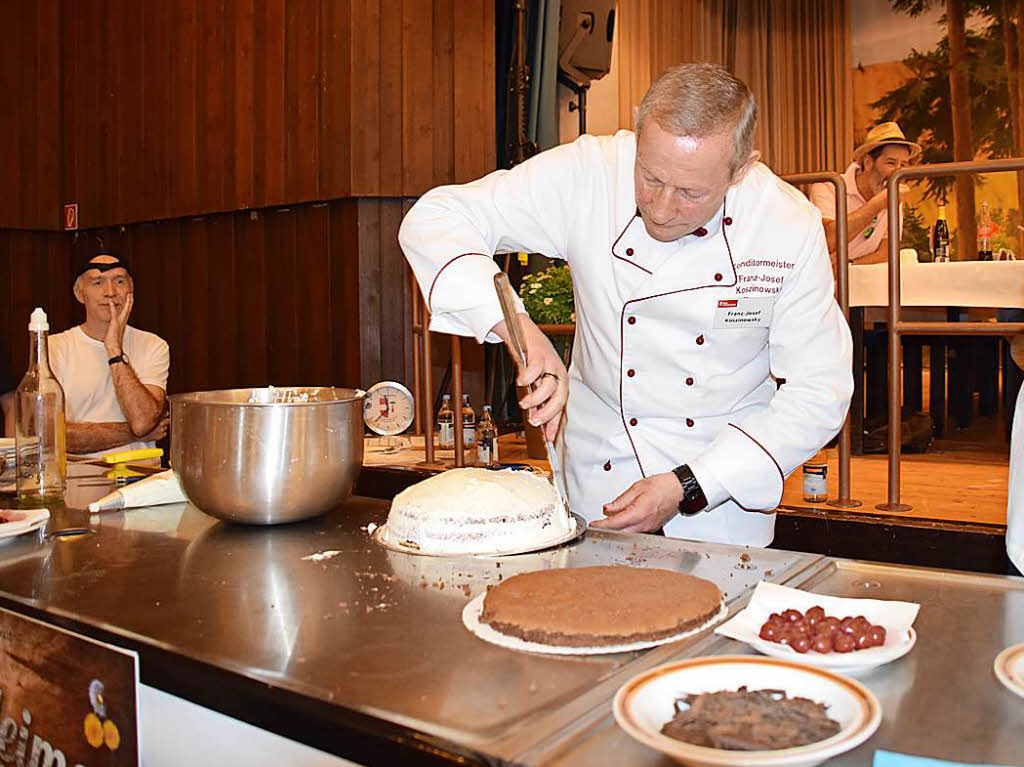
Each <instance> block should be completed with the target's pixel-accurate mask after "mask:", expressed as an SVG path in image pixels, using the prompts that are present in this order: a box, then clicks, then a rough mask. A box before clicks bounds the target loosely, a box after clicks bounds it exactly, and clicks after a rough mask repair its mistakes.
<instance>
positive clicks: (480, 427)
mask: <svg viewBox="0 0 1024 767" xmlns="http://www.w3.org/2000/svg"><path fill="white" fill-rule="evenodd" d="M476 431H477V434H476V462H477V465H478V466H493V465H494V464H496V463H497V462H498V428H497V427H496V426H495V425H494V417H493V416H492V415H491V406H490V405H484V412H483V414H482V415H481V416H480V422H479V423H478V424H477V429H476Z"/></svg>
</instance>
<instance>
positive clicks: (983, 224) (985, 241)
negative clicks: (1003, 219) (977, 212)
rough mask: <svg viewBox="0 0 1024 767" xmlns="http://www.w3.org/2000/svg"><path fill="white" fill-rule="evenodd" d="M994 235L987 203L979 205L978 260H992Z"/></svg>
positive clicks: (994, 228)
mask: <svg viewBox="0 0 1024 767" xmlns="http://www.w3.org/2000/svg"><path fill="white" fill-rule="evenodd" d="M995 233H996V225H995V222H994V221H993V220H992V216H991V215H990V214H989V212H988V203H987V202H983V203H982V204H981V219H980V220H979V221H978V260H979V261H991V260H992V237H993V235H995Z"/></svg>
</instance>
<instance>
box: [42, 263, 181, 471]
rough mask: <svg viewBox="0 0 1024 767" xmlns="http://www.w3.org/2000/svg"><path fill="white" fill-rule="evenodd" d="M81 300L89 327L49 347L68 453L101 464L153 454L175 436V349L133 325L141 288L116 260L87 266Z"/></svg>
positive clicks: (78, 283) (79, 287)
mask: <svg viewBox="0 0 1024 767" xmlns="http://www.w3.org/2000/svg"><path fill="white" fill-rule="evenodd" d="M74 293H75V298H76V299H78V302H79V303H80V304H82V306H83V307H84V308H85V322H83V323H82V324H81V325H77V326H75V327H73V328H71V329H70V330H66V331H64V332H63V333H59V334H57V335H54V336H51V337H50V344H49V348H50V367H51V368H52V370H53V373H54V375H55V376H56V377H57V380H59V381H60V384H61V386H62V387H63V388H64V396H65V410H66V412H65V417H66V419H67V449H68V452H69V453H73V454H78V455H87V456H90V457H96V456H100V455H103V454H106V453H111V452H120V451H122V450H136V449H142V448H147V447H153V445H154V443H155V442H156V440H158V439H161V438H162V437H163V436H164V435H165V434H166V433H167V423H168V419H167V416H166V414H165V405H166V402H167V373H168V370H169V369H170V352H169V350H168V347H167V342H166V341H164V340H163V339H162V338H160V337H159V336H156V335H154V334H153V333H147V332H146V331H144V330H139V329H137V328H133V327H131V326H130V325H129V324H128V318H129V317H130V316H131V312H132V306H133V302H134V282H133V280H132V276H131V274H130V273H129V271H128V268H127V267H126V266H125V264H123V263H122V262H121V261H120V260H118V259H117V258H116V257H115V256H112V255H109V254H101V255H98V256H95V257H93V258H92V259H90V260H89V261H88V262H87V263H85V264H84V265H83V267H82V269H81V271H80V272H79V275H78V278H77V279H76V280H75V286H74Z"/></svg>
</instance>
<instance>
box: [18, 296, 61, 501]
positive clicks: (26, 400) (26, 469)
mask: <svg viewBox="0 0 1024 767" xmlns="http://www.w3.org/2000/svg"><path fill="white" fill-rule="evenodd" d="M28 330H29V367H28V372H27V373H25V377H24V378H22V379H21V383H20V384H18V388H17V391H16V392H15V394H14V446H15V447H14V449H15V455H16V461H17V483H18V496H19V497H20V498H21V499H23V500H26V501H29V502H33V503H38V502H47V501H59V500H61V499H62V498H63V497H64V486H65V480H66V478H67V443H66V441H65V440H66V436H65V426H64V390H63V389H62V388H61V385H60V382H59V381H58V380H57V379H56V378H54V376H53V373H52V372H51V371H50V354H49V348H48V342H47V338H48V336H49V331H50V323H49V322H48V321H47V319H46V312H44V311H43V310H42V309H39V308H37V309H36V310H35V311H33V312H32V318H31V320H30V321H29V324H28Z"/></svg>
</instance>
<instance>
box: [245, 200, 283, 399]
mask: <svg viewBox="0 0 1024 767" xmlns="http://www.w3.org/2000/svg"><path fill="white" fill-rule="evenodd" d="M266 221H267V215H265V214H264V213H263V212H259V213H257V212H255V211H253V212H252V213H240V214H237V217H236V219H235V251H236V254H237V255H236V263H237V277H238V291H237V293H236V294H235V295H236V297H237V300H238V303H237V308H236V311H237V313H238V350H239V353H240V355H241V357H240V360H239V375H238V386H240V387H241V386H266V385H267V384H268V383H269V379H268V377H267V369H268V366H267V323H268V315H267V306H268V303H267V290H268V288H267V284H268V277H270V278H271V279H272V278H273V275H274V272H273V271H268V268H267V263H266ZM272 268H273V267H272Z"/></svg>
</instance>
